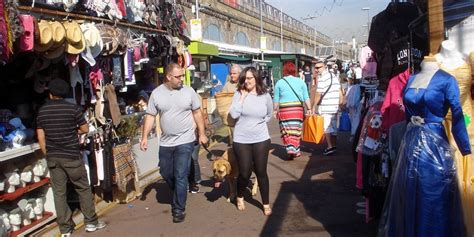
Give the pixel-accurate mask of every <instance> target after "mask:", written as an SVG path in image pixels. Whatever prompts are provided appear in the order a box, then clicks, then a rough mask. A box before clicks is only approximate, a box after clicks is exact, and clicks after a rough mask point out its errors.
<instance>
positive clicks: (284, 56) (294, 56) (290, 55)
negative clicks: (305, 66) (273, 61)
mask: <svg viewBox="0 0 474 237" xmlns="http://www.w3.org/2000/svg"><path fill="white" fill-rule="evenodd" d="M280 58H281V59H282V60H294V59H296V55H294V54H283V55H281V56H280Z"/></svg>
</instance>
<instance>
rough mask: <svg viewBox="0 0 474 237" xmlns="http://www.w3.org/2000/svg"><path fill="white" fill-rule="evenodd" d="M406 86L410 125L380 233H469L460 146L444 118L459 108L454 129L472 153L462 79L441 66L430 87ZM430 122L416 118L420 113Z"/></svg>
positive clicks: (463, 146)
mask: <svg viewBox="0 0 474 237" xmlns="http://www.w3.org/2000/svg"><path fill="white" fill-rule="evenodd" d="M415 77H416V75H414V76H411V77H410V79H409V81H408V83H407V86H406V88H405V90H404V104H405V108H406V115H407V118H408V122H410V123H409V124H408V128H407V131H406V133H405V135H404V138H403V141H402V144H401V147H400V152H399V154H398V158H397V161H396V164H395V166H394V168H393V175H392V180H391V183H390V185H389V188H388V193H387V199H386V201H385V207H384V214H383V216H382V218H381V221H380V226H379V236H390V237H392V236H393V237H395V236H406V237H411V236H422V237H424V236H426V237H428V236H429V237H433V236H440V237H442V236H465V235H464V233H465V228H464V221H463V214H462V209H461V202H460V195H459V190H458V181H457V176H456V165H455V161H454V159H453V158H454V152H453V150H452V148H451V146H450V145H449V143H448V140H447V138H446V133H445V129H444V126H443V124H442V123H441V122H442V121H443V119H444V117H445V116H446V114H447V112H448V109H449V108H450V109H451V110H452V111H453V130H452V131H453V135H454V137H455V139H456V143H457V144H458V146H459V147H460V150H461V153H463V154H470V153H471V150H470V145H469V138H468V136H467V131H466V127H465V125H464V117H463V113H462V109H461V105H460V96H459V88H458V85H457V82H456V80H455V79H454V78H453V77H452V76H451V75H450V74H448V73H446V72H444V71H442V70H439V71H437V72H436V73H435V74H434V76H433V78H432V79H431V81H430V82H429V84H428V86H427V88H426V89H416V88H410V85H411V83H412V82H413V80H414V78H415ZM417 117H418V118H420V117H421V118H423V119H424V123H416V122H415V123H414V122H413V121H412V120H413V119H414V118H417Z"/></svg>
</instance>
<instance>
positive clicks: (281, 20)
mask: <svg viewBox="0 0 474 237" xmlns="http://www.w3.org/2000/svg"><path fill="white" fill-rule="evenodd" d="M280 45H281V47H280V50H281V51H283V8H280Z"/></svg>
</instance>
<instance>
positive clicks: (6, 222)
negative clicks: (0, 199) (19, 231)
mask: <svg viewBox="0 0 474 237" xmlns="http://www.w3.org/2000/svg"><path fill="white" fill-rule="evenodd" d="M0 218H1V219H2V220H3V224H4V225H5V229H6V230H7V231H9V230H10V229H11V225H10V219H8V213H7V212H6V211H5V210H3V209H0Z"/></svg>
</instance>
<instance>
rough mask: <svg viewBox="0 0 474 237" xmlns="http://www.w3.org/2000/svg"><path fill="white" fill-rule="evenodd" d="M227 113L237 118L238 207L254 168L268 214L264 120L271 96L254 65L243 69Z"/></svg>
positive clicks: (267, 138)
mask: <svg viewBox="0 0 474 237" xmlns="http://www.w3.org/2000/svg"><path fill="white" fill-rule="evenodd" d="M230 116H231V117H232V118H234V119H236V120H237V122H236V124H235V130H234V142H233V150H234V155H235V157H236V160H237V163H238V165H239V177H238V181H237V209H238V210H241V211H242V210H244V209H245V204H244V191H245V190H246V188H247V186H248V183H249V181H250V175H251V174H252V170H254V171H255V174H256V175H257V181H258V186H259V189H260V194H261V197H262V204H263V213H264V214H265V215H266V216H269V215H271V213H272V209H271V207H270V201H269V186H270V185H269V181H268V174H267V162H268V152H269V148H270V134H269V133H268V126H267V123H268V122H269V121H270V119H271V117H272V98H271V96H270V95H269V94H268V93H267V90H266V88H265V87H264V86H263V82H262V78H261V77H260V75H259V73H258V71H257V69H256V68H255V67H247V68H245V69H244V70H243V71H242V73H241V76H240V78H239V87H238V89H237V91H236V93H235V94H234V97H233V100H232V104H231V107H230Z"/></svg>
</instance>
